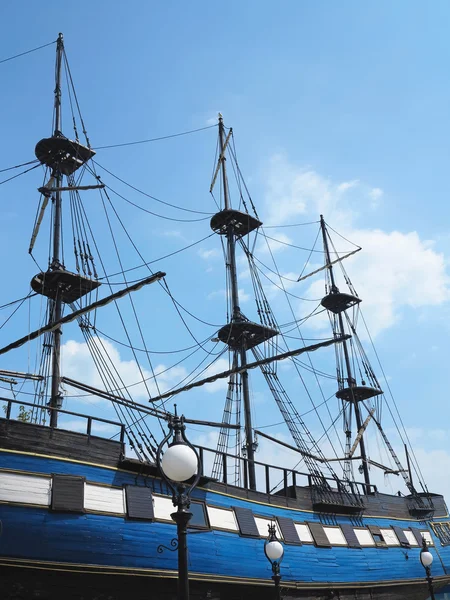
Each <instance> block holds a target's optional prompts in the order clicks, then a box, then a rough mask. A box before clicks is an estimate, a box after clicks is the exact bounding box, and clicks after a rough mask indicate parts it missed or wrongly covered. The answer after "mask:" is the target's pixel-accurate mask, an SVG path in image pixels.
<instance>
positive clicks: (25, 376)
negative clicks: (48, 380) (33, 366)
mask: <svg viewBox="0 0 450 600" xmlns="http://www.w3.org/2000/svg"><path fill="white" fill-rule="evenodd" d="M0 375H2V376H5V377H16V378H17V379H32V380H33V381H42V380H43V379H44V376H43V375H35V374H34V373H21V372H20V371H7V370H6V369H0Z"/></svg>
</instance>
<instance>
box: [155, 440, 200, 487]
mask: <svg viewBox="0 0 450 600" xmlns="http://www.w3.org/2000/svg"><path fill="white" fill-rule="evenodd" d="M161 468H162V470H163V471H164V473H165V475H167V477H168V478H169V479H171V480H172V481H175V482H178V483H181V482H183V481H187V480H188V479H190V478H191V477H192V476H193V475H195V474H196V473H197V470H198V460H197V455H196V453H195V452H194V450H193V449H192V448H190V447H189V446H188V445H186V444H174V445H173V446H170V447H169V448H167V450H166V451H165V452H164V455H163V457H162V459H161Z"/></svg>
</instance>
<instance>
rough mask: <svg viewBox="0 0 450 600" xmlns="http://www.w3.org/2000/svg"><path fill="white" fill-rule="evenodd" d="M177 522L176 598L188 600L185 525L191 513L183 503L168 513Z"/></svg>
mask: <svg viewBox="0 0 450 600" xmlns="http://www.w3.org/2000/svg"><path fill="white" fill-rule="evenodd" d="M170 516H171V517H172V519H173V520H174V521H175V523H176V524H177V537H178V600H189V574H188V549H187V525H188V523H189V521H190V520H191V518H192V513H191V512H189V510H188V509H187V508H186V507H184V506H183V505H179V506H178V510H177V511H176V512H174V513H172V514H171V515H170Z"/></svg>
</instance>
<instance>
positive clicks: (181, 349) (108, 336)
mask: <svg viewBox="0 0 450 600" xmlns="http://www.w3.org/2000/svg"><path fill="white" fill-rule="evenodd" d="M94 330H95V332H96V333H99V334H100V335H102V336H103V337H105V338H107V339H109V340H111V341H112V342H114V343H115V344H119V346H124V347H125V348H133V349H134V350H136V352H148V353H149V354H179V353H180V352H187V351H188V350H192V349H193V348H198V347H199V346H202V345H203V344H206V343H207V342H208V341H209V340H210V339H211V336H210V335H208V337H207V338H206V339H205V340H203V342H201V343H200V344H194V345H193V346H187V347H186V348H180V349H178V350H144V349H143V348H136V346H129V345H128V344H125V342H121V341H120V340H117V339H116V338H113V337H111V336H110V335H108V334H106V333H105V332H104V331H101V329H99V328H98V327H97V325H96V326H95V327H94Z"/></svg>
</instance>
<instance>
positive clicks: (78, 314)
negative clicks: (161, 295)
mask: <svg viewBox="0 0 450 600" xmlns="http://www.w3.org/2000/svg"><path fill="white" fill-rule="evenodd" d="M165 275H166V274H165V273H163V272H161V271H158V272H157V273H155V274H154V275H152V276H151V277H147V278H146V279H142V280H141V281H138V283H135V284H134V285H130V286H129V287H126V288H124V289H123V290H120V291H118V292H115V293H114V294H111V295H110V296H106V298H102V299H101V300H98V301H97V302H93V303H92V304H89V305H88V306H85V307H84V308H80V309H79V310H74V311H73V313H71V314H70V315H66V316H65V317H62V318H61V319H58V320H56V321H52V322H51V323H49V324H48V325H45V327H42V328H41V329H37V330H36V331H32V332H31V333H29V334H28V335H26V336H24V337H22V338H20V339H19V340H16V341H15V342H12V343H11V344H8V345H7V346H4V347H3V348H0V354H5V353H6V352H9V351H10V350H14V349H15V348H19V347H20V346H23V344H26V343H27V342H31V341H32V340H35V339H36V338H38V337H39V336H41V335H42V334H44V333H47V332H49V331H55V329H58V328H59V327H60V326H61V325H64V324H65V323H70V322H71V321H74V320H75V319H77V318H78V317H81V316H82V315H84V314H86V313H88V312H91V311H92V310H95V309H96V308H100V307H102V306H105V305H106V304H109V303H110V302H113V301H114V300H118V299H119V298H122V297H123V296H126V295H127V294H129V293H131V292H135V291H137V290H139V289H140V288H141V287H143V286H144V285H149V284H150V283H154V282H155V281H159V280H160V279H162V278H163V277H165Z"/></svg>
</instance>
